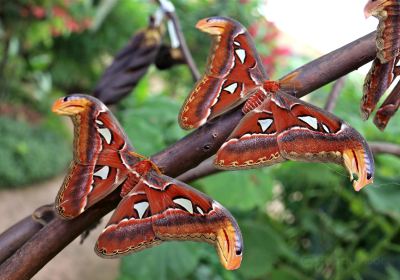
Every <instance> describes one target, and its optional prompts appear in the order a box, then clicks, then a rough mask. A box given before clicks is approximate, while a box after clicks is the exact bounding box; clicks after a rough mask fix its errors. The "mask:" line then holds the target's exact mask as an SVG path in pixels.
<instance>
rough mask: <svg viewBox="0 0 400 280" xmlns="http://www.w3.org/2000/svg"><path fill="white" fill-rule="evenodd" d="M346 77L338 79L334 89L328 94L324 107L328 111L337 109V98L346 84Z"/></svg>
mask: <svg viewBox="0 0 400 280" xmlns="http://www.w3.org/2000/svg"><path fill="white" fill-rule="evenodd" d="M345 81H346V77H341V78H339V79H337V80H336V81H335V82H334V83H333V86H332V90H331V92H330V93H329V95H328V99H327V101H326V104H325V107H324V109H325V110H326V111H328V112H332V111H333V109H335V106H336V102H337V99H338V97H339V95H340V92H341V91H342V89H343V87H344V85H345Z"/></svg>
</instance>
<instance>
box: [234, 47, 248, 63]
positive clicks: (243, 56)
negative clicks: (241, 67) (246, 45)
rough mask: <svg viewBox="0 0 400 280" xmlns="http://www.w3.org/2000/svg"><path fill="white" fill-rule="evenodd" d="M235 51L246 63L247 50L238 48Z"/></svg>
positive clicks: (241, 60)
mask: <svg viewBox="0 0 400 280" xmlns="http://www.w3.org/2000/svg"><path fill="white" fill-rule="evenodd" d="M235 52H236V54H237V56H238V57H239V59H240V62H242V63H244V60H245V59H246V51H245V50H244V49H237V50H235Z"/></svg>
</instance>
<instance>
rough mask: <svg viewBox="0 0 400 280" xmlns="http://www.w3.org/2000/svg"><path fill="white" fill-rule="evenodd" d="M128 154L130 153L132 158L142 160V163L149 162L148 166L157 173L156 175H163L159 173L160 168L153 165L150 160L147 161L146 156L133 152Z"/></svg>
mask: <svg viewBox="0 0 400 280" xmlns="http://www.w3.org/2000/svg"><path fill="white" fill-rule="evenodd" d="M129 153H130V154H131V155H133V156H134V157H138V158H140V159H142V160H144V161H147V162H149V163H150V165H151V166H152V167H153V169H154V170H155V171H156V172H157V174H158V175H162V174H163V173H162V172H161V170H160V168H159V167H158V166H157V164H155V163H154V162H153V161H152V160H151V159H149V158H148V157H146V156H144V155H141V154H138V153H136V152H133V151H129Z"/></svg>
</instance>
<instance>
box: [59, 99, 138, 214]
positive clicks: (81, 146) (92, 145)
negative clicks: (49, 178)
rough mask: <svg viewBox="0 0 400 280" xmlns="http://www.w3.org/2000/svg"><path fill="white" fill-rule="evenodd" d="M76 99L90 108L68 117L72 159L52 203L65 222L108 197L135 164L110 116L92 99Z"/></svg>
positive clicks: (121, 132)
mask: <svg viewBox="0 0 400 280" xmlns="http://www.w3.org/2000/svg"><path fill="white" fill-rule="evenodd" d="M78 97H79V98H86V99H87V100H90V101H91V105H90V106H89V107H88V108H87V110H85V111H83V112H82V113H80V114H79V115H74V116H72V119H73V123H74V158H73V161H72V163H71V166H70V169H69V172H68V174H67V176H66V177H65V179H64V182H63V185H62V186H61V188H60V190H59V192H58V195H57V197H56V202H55V207H56V210H57V212H58V213H59V214H60V215H61V216H62V217H64V218H67V219H70V218H74V217H76V216H78V215H79V214H80V213H82V212H83V211H85V210H86V209H87V208H89V207H90V206H92V205H93V204H95V203H96V202H98V201H99V200H101V199H102V198H104V197H105V196H107V195H108V194H109V193H111V192H112V191H113V190H114V189H115V188H116V187H117V186H118V185H119V184H120V183H121V182H122V181H123V180H124V179H125V178H126V176H127V174H128V170H127V167H126V166H127V165H129V164H133V163H134V162H136V161H137V159H136V158H135V157H133V156H131V155H130V154H129V151H131V150H133V148H132V146H131V145H130V144H129V142H128V139H127V138H126V136H125V134H124V132H123V131H122V129H121V127H120V125H119V123H118V121H117V120H116V119H115V118H114V117H113V115H112V114H111V112H109V111H108V109H107V108H106V107H105V106H104V105H103V104H102V103H101V102H100V101H98V100H97V99H95V98H93V97H87V96H82V95H78ZM78 97H77V98H78ZM70 98H71V97H70ZM67 102H68V101H67Z"/></svg>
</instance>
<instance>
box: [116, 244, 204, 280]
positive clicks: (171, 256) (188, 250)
mask: <svg viewBox="0 0 400 280" xmlns="http://www.w3.org/2000/svg"><path fill="white" fill-rule="evenodd" d="M204 246H209V245H206V244H201V243H195V242H165V243H163V244H161V245H160V246H157V247H154V248H150V249H146V250H144V251H141V252H138V253H134V254H132V255H129V256H127V257H124V258H122V263H121V274H120V276H119V277H118V279H119V280H125V279H131V280H134V279H157V280H168V279H187V278H186V276H187V275H189V274H191V273H192V272H193V271H194V270H195V268H196V267H197V266H198V263H199V261H200V258H201V257H202V255H203V253H204V250H205V248H204Z"/></svg>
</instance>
